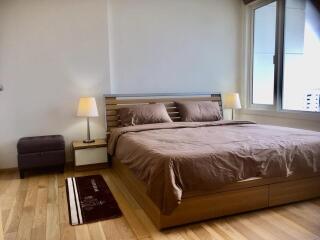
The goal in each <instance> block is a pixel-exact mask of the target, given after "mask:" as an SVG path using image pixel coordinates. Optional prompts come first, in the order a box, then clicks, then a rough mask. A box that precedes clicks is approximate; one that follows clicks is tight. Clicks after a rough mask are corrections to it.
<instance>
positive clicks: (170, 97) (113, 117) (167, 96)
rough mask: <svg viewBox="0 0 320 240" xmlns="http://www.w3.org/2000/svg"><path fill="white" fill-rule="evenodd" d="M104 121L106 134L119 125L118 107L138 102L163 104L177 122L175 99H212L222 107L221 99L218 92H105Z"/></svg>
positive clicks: (129, 105) (177, 114) (178, 118)
mask: <svg viewBox="0 0 320 240" xmlns="http://www.w3.org/2000/svg"><path fill="white" fill-rule="evenodd" d="M104 97H105V103H106V121H107V134H109V133H110V131H111V129H112V128H116V127H119V126H120V125H121V121H120V118H119V115H118V109H119V108H123V107H132V106H136V105H140V104H154V103H163V104H165V106H166V108H167V111H168V113H169V116H170V117H171V119H172V121H175V122H178V121H180V119H181V117H180V114H179V111H178V110H177V107H176V105H175V102H176V101H181V100H184V101H213V102H218V103H219V105H220V108H221V109H222V99H221V94H220V93H154V94H106V95H105V96H104Z"/></svg>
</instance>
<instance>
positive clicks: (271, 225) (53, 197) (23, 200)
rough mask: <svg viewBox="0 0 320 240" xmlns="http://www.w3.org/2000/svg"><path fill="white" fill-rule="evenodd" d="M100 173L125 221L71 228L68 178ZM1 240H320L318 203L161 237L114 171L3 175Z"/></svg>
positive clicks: (167, 232)
mask: <svg viewBox="0 0 320 240" xmlns="http://www.w3.org/2000/svg"><path fill="white" fill-rule="evenodd" d="M97 173H100V174H102V175H103V176H104V178H105V180H106V182H107V183H108V185H109V187H110V189H111V191H112V192H113V194H114V196H115V198H116V199H117V201H118V204H119V206H120V208H121V210H122V211H123V214H124V216H123V217H121V218H117V219H113V220H108V221H103V222H99V223H93V224H87V225H82V226H75V227H72V226H70V225H69V220H68V210H67V200H66V192H65V185H64V179H65V177H67V176H72V175H76V176H80V175H89V174H97ZM0 219H1V221H0V239H32V240H36V239H41V240H44V239H68V240H72V239H90V240H91V239H92V240H93V239H94V240H96V239H98V240H99V239H117V240H119V239H125V240H127V239H128V240H130V239H167V240H169V239H172V240H173V239H177V240H187V239H192V240H199V239H217V240H222V239H228V240H230V239H237V240H244V239H254V240H259V239H264V240H272V239H277V240H279V239H280V240H282V239H293V240H294V239H296V240H308V239H310V240H311V239H312V240H315V239H319V240H320V199H315V200H311V201H306V202H302V203H297V204H291V205H287V206H283V207H277V208H273V209H268V210H262V211H256V212H251V213H247V214H241V215H236V216H232V217H226V218H220V219H216V220H210V221H206V222H201V223H196V224H190V225H186V226H183V227H178V228H172V229H169V230H165V231H163V232H159V231H158V230H156V228H155V227H154V225H153V224H152V223H151V221H150V220H149V219H148V217H147V216H146V214H145V213H144V212H143V210H142V209H141V208H140V207H139V206H138V204H137V203H136V201H135V200H134V199H133V198H132V196H131V195H130V194H129V193H128V191H127V189H126V188H125V187H124V186H123V184H122V183H121V181H120V179H119V177H118V176H117V175H116V174H115V173H113V172H112V170H110V169H106V170H100V171H91V172H80V173H74V172H73V171H69V172H66V173H65V174H55V173H52V174H42V175H33V176H30V177H27V178H26V179H24V180H20V179H19V178H18V174H17V173H16V172H12V171H11V172H2V173H0Z"/></svg>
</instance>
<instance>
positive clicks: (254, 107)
mask: <svg viewBox="0 0 320 240" xmlns="http://www.w3.org/2000/svg"><path fill="white" fill-rule="evenodd" d="M285 1H286V0H256V1H254V2H252V3H250V4H248V5H246V6H245V7H244V21H245V24H244V48H243V49H244V50H243V51H244V52H243V55H244V67H245V69H244V74H243V78H244V80H245V81H244V83H245V89H243V93H244V96H245V100H246V101H245V111H246V112H247V113H251V114H252V113H253V112H255V111H256V112H260V113H261V112H262V111H265V112H264V113H263V115H266V114H268V113H270V115H280V116H281V115H283V116H290V118H292V117H293V118H295V117H297V118H302V119H305V118H306V119H312V120H320V112H311V111H304V110H288V109H283V107H282V103H283V102H282V98H283V67H284V45H285V43H284V39H285V4H286V3H285ZM272 2H276V4H277V14H276V34H275V55H274V98H273V105H269V104H254V103H253V60H254V59H253V55H254V54H253V52H254V12H255V10H256V9H258V8H260V7H263V6H265V5H268V4H270V3H272ZM275 113H276V114H275Z"/></svg>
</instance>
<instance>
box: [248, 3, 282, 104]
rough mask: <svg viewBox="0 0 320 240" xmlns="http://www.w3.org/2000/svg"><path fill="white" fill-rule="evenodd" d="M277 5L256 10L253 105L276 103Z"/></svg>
mask: <svg viewBox="0 0 320 240" xmlns="http://www.w3.org/2000/svg"><path fill="white" fill-rule="evenodd" d="M276 16H277V5H276V2H272V3H270V4H268V5H265V6H262V7H260V8H257V9H255V10H254V16H253V22H254V23H253V24H254V29H253V30H254V32H253V73H252V74H253V75H252V103H253V104H268V105H273V103H274V62H273V58H274V55H275V42H276V37H275V36H276Z"/></svg>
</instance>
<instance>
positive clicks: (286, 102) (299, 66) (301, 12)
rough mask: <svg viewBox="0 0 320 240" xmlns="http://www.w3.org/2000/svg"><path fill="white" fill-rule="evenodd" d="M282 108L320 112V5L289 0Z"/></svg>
mask: <svg viewBox="0 0 320 240" xmlns="http://www.w3.org/2000/svg"><path fill="white" fill-rule="evenodd" d="M285 11H286V12H285V39H284V64H283V74H284V75H283V93H282V103H283V106H282V107H283V109H287V110H299V111H313V112H320V107H319V103H320V97H319V95H320V73H319V72H320V6H319V3H317V1H311V0H287V1H286V9H285Z"/></svg>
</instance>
